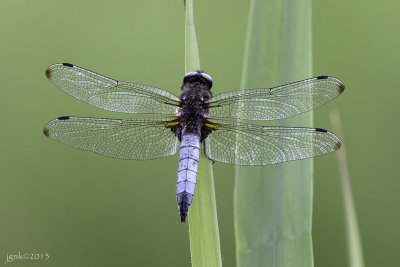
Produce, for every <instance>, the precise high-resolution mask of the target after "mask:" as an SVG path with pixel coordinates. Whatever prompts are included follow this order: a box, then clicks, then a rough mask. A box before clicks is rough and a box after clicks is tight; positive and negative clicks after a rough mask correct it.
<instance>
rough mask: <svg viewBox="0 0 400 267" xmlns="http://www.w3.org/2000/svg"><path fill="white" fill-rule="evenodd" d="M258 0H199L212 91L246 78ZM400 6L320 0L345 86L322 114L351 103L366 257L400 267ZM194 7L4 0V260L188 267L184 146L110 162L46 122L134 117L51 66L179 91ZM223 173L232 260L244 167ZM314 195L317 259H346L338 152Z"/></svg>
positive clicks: (160, 2)
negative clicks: (237, 186) (237, 179)
mask: <svg viewBox="0 0 400 267" xmlns="http://www.w3.org/2000/svg"><path fill="white" fill-rule="evenodd" d="M248 8H249V1H211V0H204V1H195V22H196V29H197V34H198V41H199V49H200V60H201V66H202V68H203V69H204V70H205V71H206V72H208V73H209V74H210V75H211V76H212V77H213V79H214V88H215V89H214V92H221V91H225V90H235V89H240V88H239V84H240V79H241V70H242V61H243V49H244V41H245V40H244V38H245V30H246V27H247V15H248ZM399 8H400V2H398V1H380V2H379V1H378V2H377V1H361V0H353V1H344V0H338V1H329V0H322V1H314V3H313V30H314V32H313V34H314V35H313V64H314V66H313V70H314V75H331V76H335V77H338V78H340V79H341V80H343V81H344V83H345V84H346V90H345V92H344V94H343V95H341V96H340V97H339V98H337V99H335V100H334V101H332V102H330V103H329V104H327V105H325V106H323V107H321V108H319V109H317V110H316V111H315V112H314V116H315V121H314V125H315V126H317V127H321V128H327V129H331V128H332V127H331V125H330V122H329V112H330V111H331V110H333V109H337V110H339V112H340V115H341V118H342V123H343V131H344V137H342V139H343V142H344V145H345V146H346V149H347V152H348V160H349V168H350V175H351V182H352V186H353V191H354V200H355V205H356V209H357V213H358V219H359V224H360V231H361V237H362V241H363V247H364V254H365V260H366V264H367V266H398V250H399V248H400V247H399V244H400V234H399V230H398V228H399V225H400V214H399V201H400V196H399V188H400V179H399V178H400V175H399V174H400V164H399V158H400V157H399V151H400V141H399V136H398V135H399V130H400V127H399V123H398V115H399V98H400V88H399V79H398V76H399V61H400V53H399V47H400V36H399V33H400V31H399V29H400V19H399V17H398V10H399ZM183 15H184V10H183V4H182V1H181V0H176V1H165V0H155V1H129V0H125V1H123V0H116V1H108V2H106V3H102V2H97V1H77V0H70V1H48V0H42V1H28V0H25V1H22V0H21V1H17V0H16V1H1V3H0V25H1V26H0V36H1V41H0V53H1V57H0V60H1V63H0V81H1V83H0V85H1V88H0V90H1V92H2V93H1V95H0V116H1V121H2V123H1V130H0V140H1V141H0V142H1V149H0V213H1V220H0V240H1V242H0V264H4V263H5V261H6V255H7V254H17V253H18V251H21V253H23V252H28V253H46V252H47V253H48V254H49V255H50V259H49V260H47V261H46V262H44V261H17V262H14V263H12V265H13V266H22V265H23V266H128V265H130V266H189V265H190V252H189V240H188V226H187V224H181V223H180V222H179V216H178V209H177V204H176V199H175V198H176V196H175V179H176V171H177V167H178V161H177V156H173V157H169V158H165V159H159V160H154V161H123V160H116V159H109V158H105V157H102V156H99V155H97V154H93V153H90V152H86V151H81V150H77V149H74V148H71V147H68V146H65V145H62V144H59V143H56V142H53V141H51V140H49V139H47V138H45V137H44V136H43V134H42V128H43V125H44V124H45V123H46V122H47V121H49V120H51V119H53V118H55V117H58V116H62V115H78V116H98V117H113V118H126V117H129V115H127V114H117V113H111V112H106V111H102V110H98V109H96V108H94V107H91V106H89V105H87V104H85V103H83V102H79V101H77V100H75V99H74V98H72V97H70V96H68V95H66V94H65V93H63V92H62V91H61V90H59V89H58V88H56V87H55V86H54V85H52V84H51V83H50V82H49V81H48V80H47V79H46V77H45V76H44V70H45V69H46V67H47V66H49V65H51V64H53V63H59V62H70V63H74V64H77V65H80V66H82V67H85V68H88V69H91V70H94V71H96V72H98V73H101V74H104V75H107V76H110V77H113V78H116V79H120V80H125V81H134V82H139V83H145V84H151V85H155V86H159V87H162V88H165V89H168V90H170V91H171V92H173V93H175V94H178V93H179V87H180V85H181V81H182V77H183V75H184V17H183ZM304 78H307V77H304ZM259 86H260V87H271V86H274V84H260V85H259ZM295 126H307V125H295ZM289 164H290V163H289ZM214 174H215V183H216V197H217V208H218V215H219V226H220V234H221V247H222V254H223V264H224V266H234V264H235V256H234V250H235V245H234V236H233V220H232V216H233V214H232V210H233V207H232V205H233V202H232V197H233V194H232V192H233V182H234V177H233V176H234V168H233V167H232V166H229V165H224V164H218V163H217V164H215V165H214ZM314 192H315V193H314V216H313V242H314V253H315V266H325V267H330V266H332V267H337V266H346V264H347V258H346V239H345V238H346V237H345V228H344V218H343V207H342V193H341V189H340V180H339V176H338V170H337V162H336V156H335V154H330V155H327V156H324V157H319V158H316V159H315V186H314Z"/></svg>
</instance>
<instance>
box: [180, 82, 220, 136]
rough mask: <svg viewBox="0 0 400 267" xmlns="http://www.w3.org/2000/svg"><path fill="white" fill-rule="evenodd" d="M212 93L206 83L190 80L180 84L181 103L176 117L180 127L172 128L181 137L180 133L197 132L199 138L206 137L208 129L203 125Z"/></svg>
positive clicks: (206, 117)
mask: <svg viewBox="0 0 400 267" xmlns="http://www.w3.org/2000/svg"><path fill="white" fill-rule="evenodd" d="M211 97H212V93H211V91H210V88H209V86H208V85H207V84H205V83H201V82H197V81H196V82H190V83H185V84H183V85H182V90H181V96H180V98H181V105H180V108H179V110H178V114H177V117H178V119H179V127H177V128H180V129H174V132H175V134H176V135H177V137H178V138H179V139H181V136H182V133H183V132H185V133H198V134H200V136H201V140H204V138H206V137H207V135H208V134H209V131H208V130H207V129H206V127H205V126H204V123H205V121H206V120H207V119H208V115H209V114H208V104H207V101H209V100H210V99H211Z"/></svg>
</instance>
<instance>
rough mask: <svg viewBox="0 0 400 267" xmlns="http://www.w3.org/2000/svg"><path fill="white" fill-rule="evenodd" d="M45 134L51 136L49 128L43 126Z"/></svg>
mask: <svg viewBox="0 0 400 267" xmlns="http://www.w3.org/2000/svg"><path fill="white" fill-rule="evenodd" d="M43 134H44V135H45V136H47V137H49V129H47V128H46V127H45V128H43Z"/></svg>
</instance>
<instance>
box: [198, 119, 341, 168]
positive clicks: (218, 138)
mask: <svg viewBox="0 0 400 267" xmlns="http://www.w3.org/2000/svg"><path fill="white" fill-rule="evenodd" d="M216 122H217V123H216V124H215V125H213V127H214V129H216V130H214V131H212V132H211V134H210V135H209V136H208V137H207V138H206V139H205V140H204V142H203V148H202V152H203V154H204V155H205V156H206V157H208V158H209V159H212V160H214V161H220V162H224V163H229V164H237V165H268V164H275V163H281V162H286V161H291V160H298V159H305V158H311V157H314V156H318V155H323V154H326V153H329V152H333V151H335V150H337V149H339V148H340V146H341V143H340V140H339V138H337V137H336V136H335V135H334V134H333V133H331V132H328V131H326V130H324V129H319V128H299V127H297V128H295V127H268V126H260V125H254V124H245V123H236V122H231V121H219V120H218V121H216Z"/></svg>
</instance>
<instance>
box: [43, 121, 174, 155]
mask: <svg viewBox="0 0 400 267" xmlns="http://www.w3.org/2000/svg"><path fill="white" fill-rule="evenodd" d="M171 123H173V121H171V119H170V118H169V119H168V118H166V119H156V118H143V119H121V120H118V119H100V118H83V117H67V116H66V117H60V118H57V119H54V120H52V121H50V122H48V123H47V124H46V126H45V127H44V129H43V133H44V134H45V135H46V136H47V137H49V138H51V139H53V140H56V141H58V142H61V143H64V144H67V145H70V146H73V147H76V148H80V149H84V150H89V151H92V152H95V153H99V154H101V155H104V156H108V157H113V158H119V159H137V160H147V159H156V158H161V157H165V156H169V155H173V154H175V153H176V152H177V151H178V139H177V138H176V137H175V135H174V133H173V132H172V131H171V130H170V129H168V128H167V127H168V125H170V124H171Z"/></svg>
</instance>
